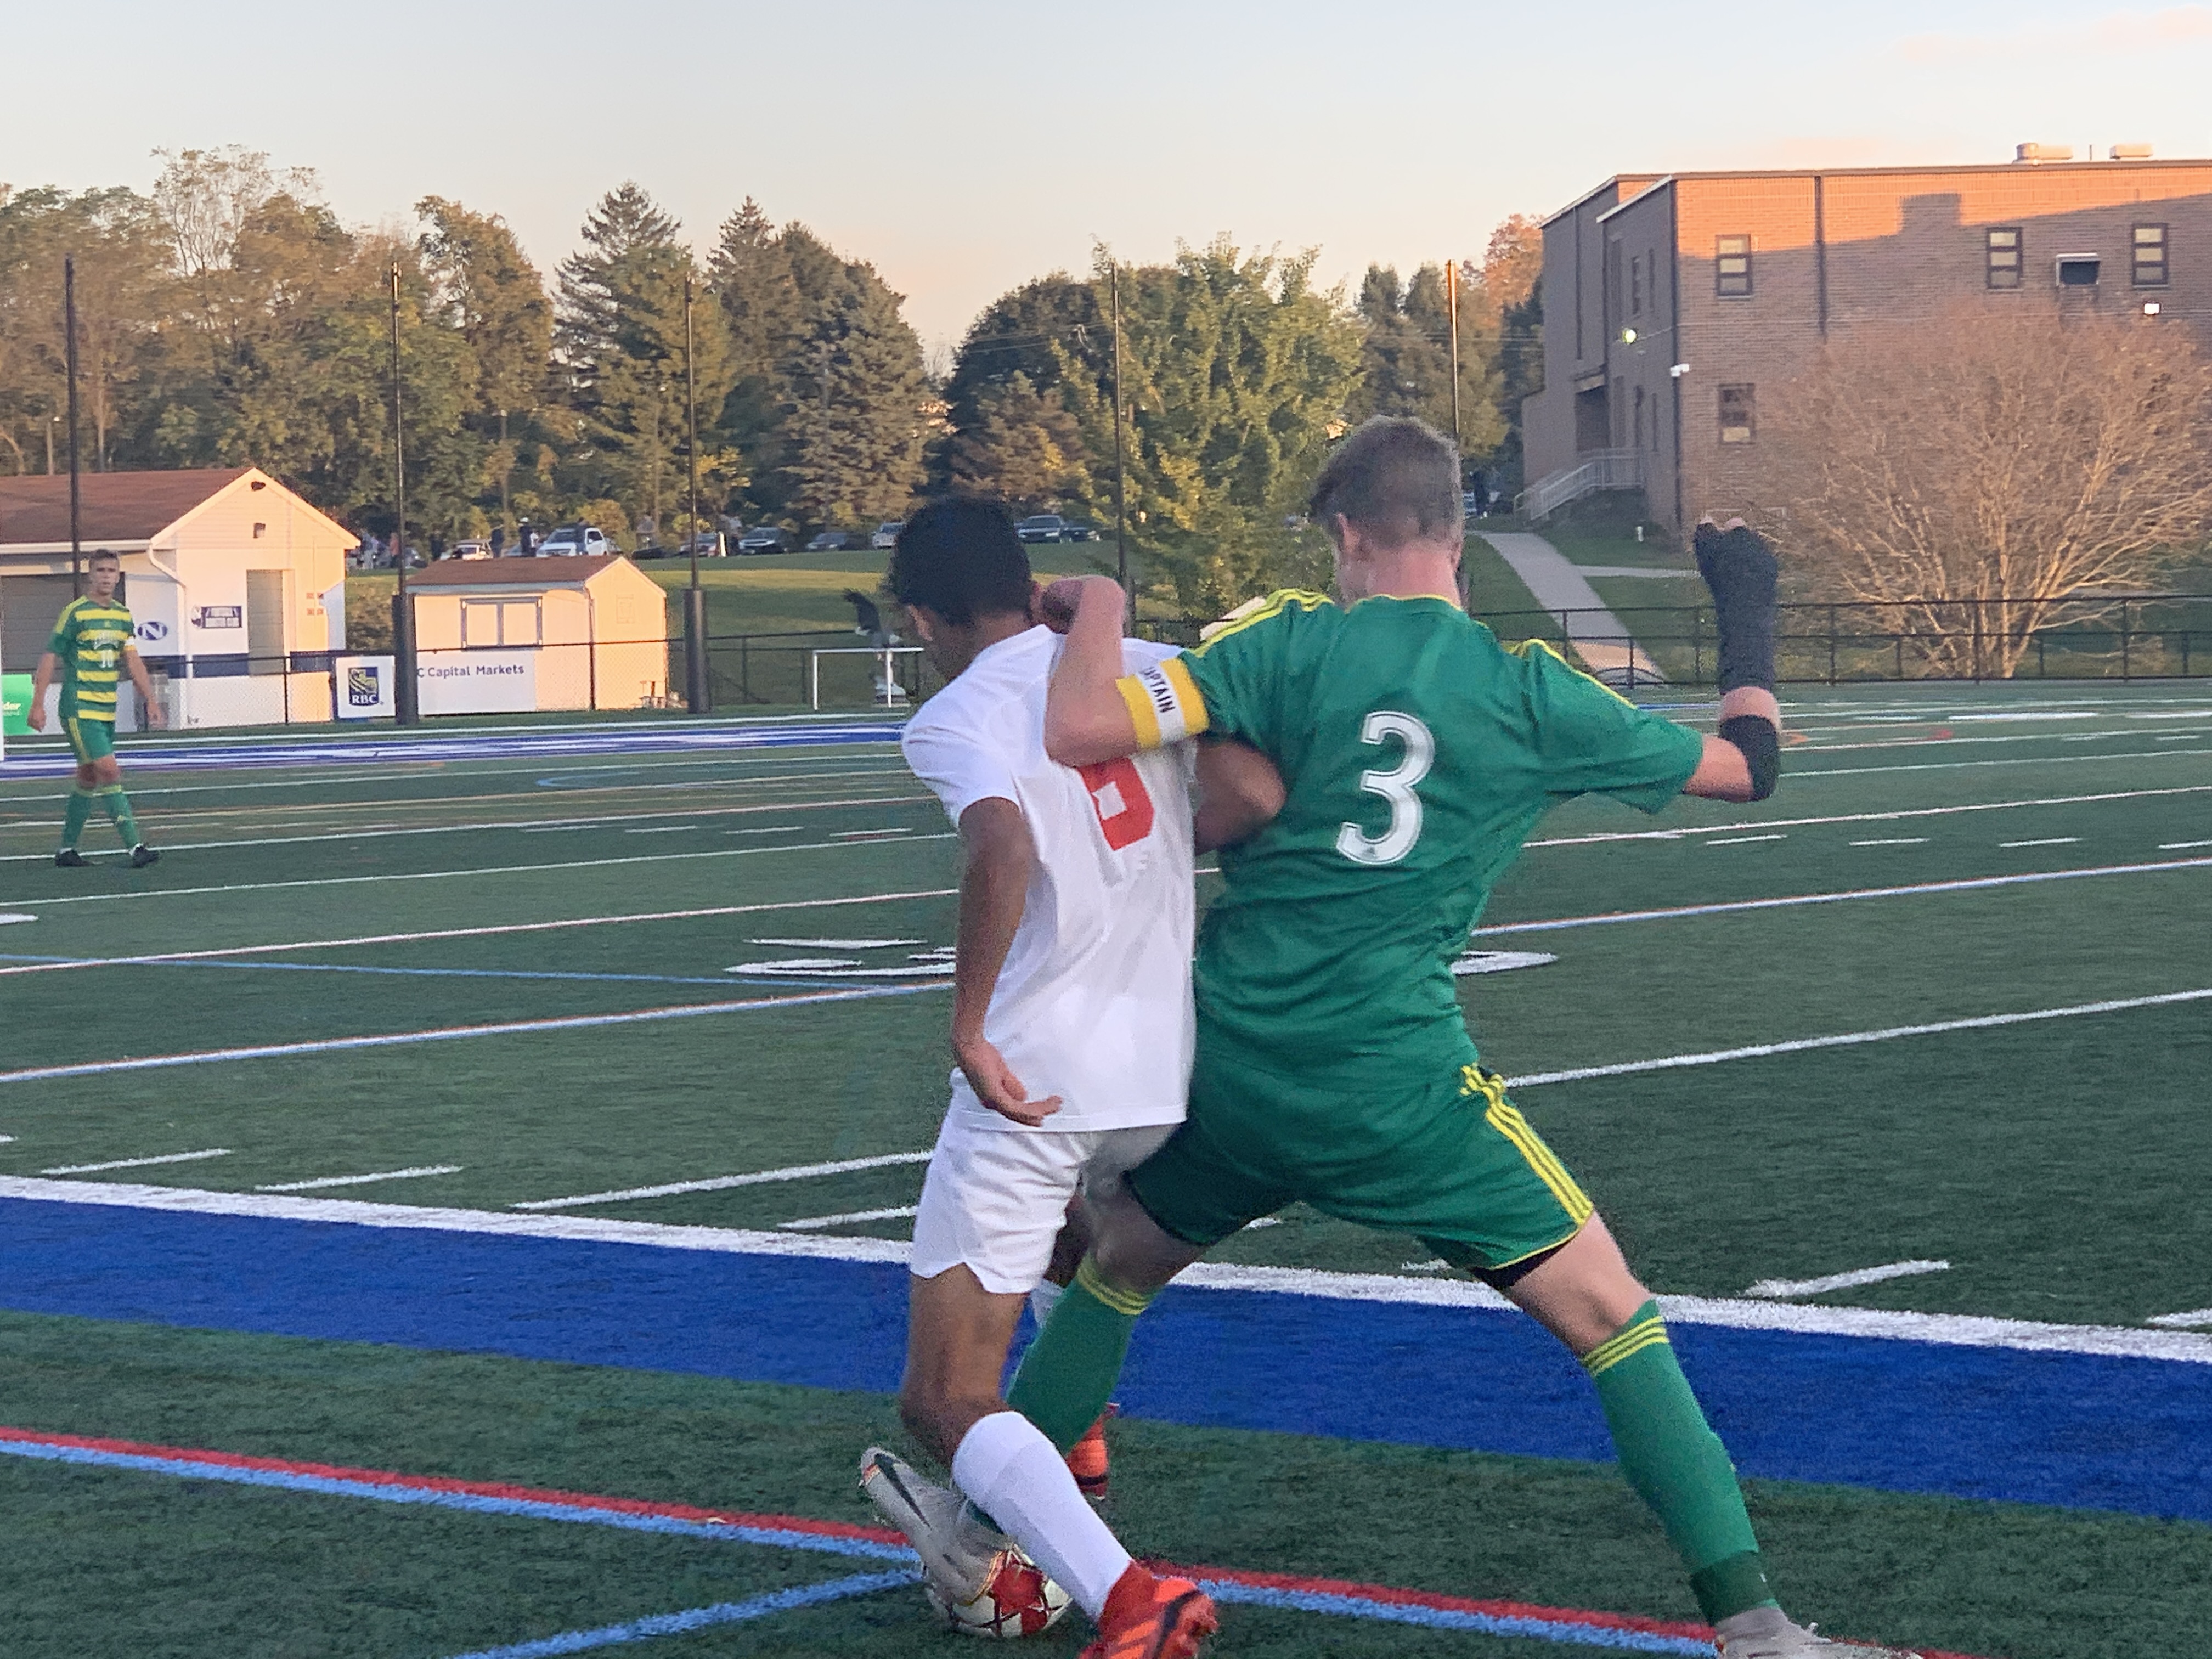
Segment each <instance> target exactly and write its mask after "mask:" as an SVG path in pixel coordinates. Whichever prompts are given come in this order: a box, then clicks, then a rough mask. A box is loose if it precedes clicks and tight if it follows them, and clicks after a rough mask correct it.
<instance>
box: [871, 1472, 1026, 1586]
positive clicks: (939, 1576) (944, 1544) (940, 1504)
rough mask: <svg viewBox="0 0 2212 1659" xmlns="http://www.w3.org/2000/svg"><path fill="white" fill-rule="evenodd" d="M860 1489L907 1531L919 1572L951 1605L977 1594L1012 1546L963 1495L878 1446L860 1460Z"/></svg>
mask: <svg viewBox="0 0 2212 1659" xmlns="http://www.w3.org/2000/svg"><path fill="white" fill-rule="evenodd" d="M860 1490H861V1491H862V1492H866V1493H867V1495H868V1501H869V1502H870V1503H872V1504H874V1505H875V1506H876V1508H877V1510H878V1511H879V1512H880V1513H881V1514H882V1516H883V1517H884V1520H886V1521H888V1522H890V1523H891V1525H893V1526H895V1527H896V1528H898V1529H899V1530H900V1531H901V1532H902V1533H904V1534H906V1535H907V1541H908V1542H909V1543H911V1544H912V1545H913V1546H914V1550H915V1554H917V1555H919V1556H920V1557H921V1570H922V1572H923V1574H924V1575H925V1576H926V1577H927V1578H928V1580H929V1582H930V1583H932V1584H933V1585H934V1586H935V1587H936V1588H937V1590H938V1592H939V1594H940V1595H943V1596H944V1597H945V1600H946V1601H951V1602H953V1603H955V1604H961V1603H965V1602H969V1601H974V1600H975V1598H976V1597H977V1596H978V1595H981V1594H982V1593H983V1590H984V1589H985V1587H986V1586H987V1585H988V1584H989V1583H990V1580H991V1573H992V1571H993V1569H994V1566H995V1565H996V1564H997V1561H998V1558H999V1554H1000V1552H1001V1551H1003V1550H1010V1549H1012V1548H1013V1547H1014V1543H1013V1541H1012V1539H1010V1538H1008V1537H1007V1536H1006V1534H1004V1533H1002V1532H1000V1531H999V1530H998V1529H997V1528H994V1527H991V1526H987V1525H986V1524H985V1523H984V1522H983V1521H982V1519H981V1517H980V1516H978V1515H977V1514H976V1513H975V1510H974V1509H973V1507H972V1506H970V1504H969V1502H968V1500H967V1499H966V1498H963V1497H962V1496H961V1495H960V1494H959V1493H958V1492H955V1491H953V1490H952V1489H951V1487H949V1486H939V1485H938V1484H937V1483H936V1482H935V1481H933V1480H925V1479H924V1478H923V1477H922V1475H921V1474H920V1473H919V1472H918V1471H917V1470H916V1469H915V1467H914V1465H913V1464H911V1463H909V1462H907V1461H906V1460H905V1459H904V1458H902V1457H901V1456H899V1455H897V1454H896V1452H888V1451H885V1450H884V1449H883V1448H882V1447H881V1446H871V1447H869V1448H868V1449H867V1451H866V1454H864V1455H862V1457H861V1459H860Z"/></svg>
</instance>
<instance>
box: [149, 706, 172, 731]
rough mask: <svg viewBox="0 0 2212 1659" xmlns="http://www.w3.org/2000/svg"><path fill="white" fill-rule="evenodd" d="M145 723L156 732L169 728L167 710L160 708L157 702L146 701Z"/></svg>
mask: <svg viewBox="0 0 2212 1659" xmlns="http://www.w3.org/2000/svg"><path fill="white" fill-rule="evenodd" d="M146 724H147V726H149V728H151V729H152V730H154V731H156V732H166V731H167V730H168V729H169V711H168V710H167V709H166V708H162V707H161V704H160V703H158V702H149V703H148V704H147V705H146Z"/></svg>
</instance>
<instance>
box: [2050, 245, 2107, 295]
mask: <svg viewBox="0 0 2212 1659" xmlns="http://www.w3.org/2000/svg"><path fill="white" fill-rule="evenodd" d="M2104 265H2105V262H2104V261H2103V260H2102V259H2100V258H2098V257H2097V256H2096V255H2095V254H2093V253H2075V254H2071V255H2069V256H2068V257H2067V258H2062V259H2060V260H2059V261H2058V286H2059V287H2061V288H2094V287H2096V286H2097V278H2098V277H2099V276H2101V275H2102V274H2103V271H2104Z"/></svg>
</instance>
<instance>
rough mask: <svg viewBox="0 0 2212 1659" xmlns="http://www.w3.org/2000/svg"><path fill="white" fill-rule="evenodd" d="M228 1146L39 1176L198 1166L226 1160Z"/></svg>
mask: <svg viewBox="0 0 2212 1659" xmlns="http://www.w3.org/2000/svg"><path fill="white" fill-rule="evenodd" d="M229 1156H230V1148H229V1147H228V1146H210V1147H208V1148H207V1149H206V1150H205V1151H204V1152H164V1153H162V1154H161V1156H160V1157H159V1158H110V1159H109V1160H108V1161H107V1162H106V1163H105V1164H58V1165H56V1166H55V1167H54V1168H53V1169H51V1170H40V1171H39V1173H40V1175H50V1176H65V1175H98V1174H100V1172H101V1171H103V1170H145V1169H150V1168H152V1167H153V1166H154V1165H155V1164H197V1163H198V1162H200V1160H201V1159H203V1158H228V1157H229Z"/></svg>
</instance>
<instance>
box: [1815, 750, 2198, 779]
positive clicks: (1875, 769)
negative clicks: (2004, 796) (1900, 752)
mask: <svg viewBox="0 0 2212 1659" xmlns="http://www.w3.org/2000/svg"><path fill="white" fill-rule="evenodd" d="M2178 755H2212V749H2153V750H2144V751H2143V752H2142V753H2141V754H2130V755H2028V756H2022V757H2020V758H2019V759H2016V760H1976V761H1917V762H1914V763H1910V764H1907V765H1903V766H1831V767H1822V768H1820V769H1817V770H1815V771H1810V772H1808V771H1806V770H1804V769H1802V768H1797V767H1787V766H1785V767H1784V769H1783V776H1784V778H1786V779H1793V780H1797V779H1804V778H1866V777H1872V776H1874V775H1875V774H1877V773H1881V772H1963V771H1966V770H1967V769H1969V768H1973V767H1984V766H2078V765H2081V764H2085V763H2087V764H2090V765H2096V766H2109V765H2111V764H2112V763H2113V762H2114V761H2131V760H2172V759H2173V758H2174V757H2176V756H2178Z"/></svg>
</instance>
